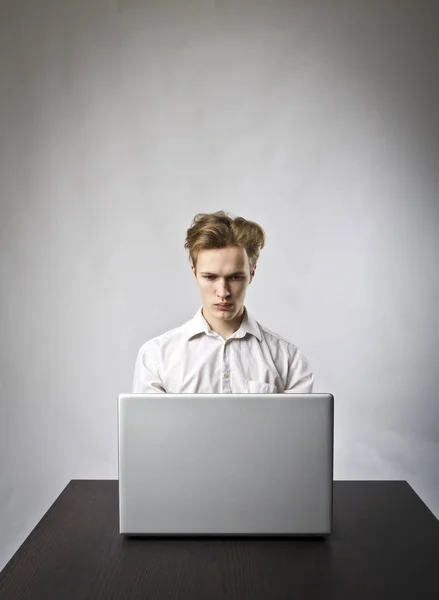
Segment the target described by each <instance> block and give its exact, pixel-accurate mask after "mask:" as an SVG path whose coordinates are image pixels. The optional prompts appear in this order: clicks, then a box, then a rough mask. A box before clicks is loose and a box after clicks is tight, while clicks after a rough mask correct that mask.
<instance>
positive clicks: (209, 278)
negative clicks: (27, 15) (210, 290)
mask: <svg viewBox="0 0 439 600" xmlns="http://www.w3.org/2000/svg"><path fill="white" fill-rule="evenodd" d="M203 277H204V279H208V280H209V281H211V280H212V279H215V275H203Z"/></svg>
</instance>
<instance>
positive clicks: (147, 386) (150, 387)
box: [133, 346, 166, 394]
mask: <svg viewBox="0 0 439 600" xmlns="http://www.w3.org/2000/svg"><path fill="white" fill-rule="evenodd" d="M160 392H163V393H166V390H165V388H164V386H163V382H162V381H161V379H160V377H159V375H158V373H157V367H156V365H155V363H154V360H153V358H152V353H151V352H148V349H147V348H146V347H145V346H142V347H141V348H140V350H139V352H138V354H137V359H136V365H135V367H134V377H133V394H158V393H160Z"/></svg>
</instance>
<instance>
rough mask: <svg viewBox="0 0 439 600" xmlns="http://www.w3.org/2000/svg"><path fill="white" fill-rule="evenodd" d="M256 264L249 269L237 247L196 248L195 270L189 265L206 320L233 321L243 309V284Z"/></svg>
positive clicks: (244, 254) (246, 258)
mask: <svg viewBox="0 0 439 600" xmlns="http://www.w3.org/2000/svg"><path fill="white" fill-rule="evenodd" d="M255 269H256V266H255V267H254V268H253V269H252V272H250V265H249V261H248V256H247V252H246V251H245V250H244V248H239V247H238V246H227V247H226V248H215V249H213V250H200V252H199V254H198V258H197V265H196V269H194V267H192V271H193V273H194V276H195V279H196V280H197V282H198V285H199V286H200V292H201V298H202V300H203V314H204V316H205V318H206V319H207V320H208V321H209V317H210V319H213V320H214V321H215V320H216V321H217V322H221V321H223V322H224V321H233V319H235V318H237V317H240V316H241V315H242V313H243V310H244V308H243V307H244V300H245V294H246V292H247V286H248V284H249V283H250V281H251V278H252V277H253V274H254V271H255Z"/></svg>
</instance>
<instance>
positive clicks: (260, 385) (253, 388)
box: [245, 380, 277, 394]
mask: <svg viewBox="0 0 439 600" xmlns="http://www.w3.org/2000/svg"><path fill="white" fill-rule="evenodd" d="M245 391H246V392H247V393H248V394H277V387H276V386H275V385H274V384H273V383H264V382H263V381H249V380H247V381H246V382H245Z"/></svg>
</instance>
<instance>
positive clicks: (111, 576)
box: [0, 480, 439, 600]
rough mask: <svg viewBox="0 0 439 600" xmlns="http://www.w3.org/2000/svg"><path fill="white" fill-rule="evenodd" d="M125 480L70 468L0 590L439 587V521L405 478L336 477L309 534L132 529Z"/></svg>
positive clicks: (312, 593)
mask: <svg viewBox="0 0 439 600" xmlns="http://www.w3.org/2000/svg"><path fill="white" fill-rule="evenodd" d="M118 511H119V499H118V482H117V481H107V480H99V481H91V480H73V481H71V482H70V483H69V484H68V486H67V487H66V488H65V490H64V491H63V492H62V493H61V495H60V496H59V497H58V499H57V500H56V501H55V502H54V504H53V505H52V506H51V508H50V509H49V510H48V512H47V513H46V514H45V516H44V517H43V518H42V519H41V521H40V522H39V523H38V525H37V526H36V527H35V529H34V530H33V531H32V533H31V534H30V535H29V537H28V538H27V539H26V541H25V542H24V543H23V545H22V546H21V547H20V548H19V549H18V551H17V552H16V553H15V555H14V556H13V557H12V558H11V560H10V561H9V563H8V564H7V565H6V566H5V568H4V569H3V571H2V572H1V573H0V599H1V600H17V599H19V598H20V599H24V598H26V599H32V600H41V599H44V600H49V599H50V600H52V599H53V600H55V599H56V600H69V599H74V600H82V599H88V598H89V599H100V598H105V599H106V600H111V599H113V598H114V599H117V600H124V599H125V598H126V599H128V598H129V599H130V600H136V599H140V598H142V599H145V598H147V599H148V600H153V599H156V598H157V599H166V598H178V599H186V598H190V599H191V600H194V599H196V598H206V599H209V600H215V599H217V598H227V599H232V600H233V599H235V598H236V599H239V600H244V599H247V598H248V599H250V598H251V599H252V600H257V599H265V598H267V599H270V600H275V599H277V598H284V599H285V600H286V599H288V600H289V599H291V598H300V599H302V598H304V599H306V600H313V599H317V598H322V599H323V598H324V599H325V600H328V599H331V598H334V599H337V600H343V599H345V598H346V599H349V600H362V599H366V598H367V600H379V599H385V600H391V599H392V598H395V599H396V598H397V599H398V600H400V599H404V598H407V599H408V598H410V600H413V598H422V600H426V599H428V598H438V597H439V575H438V573H439V521H438V520H437V519H436V517H435V516H434V515H433V513H432V512H431V511H430V510H429V509H428V508H427V507H426V506H425V504H424V503H423V502H422V500H421V499H420V498H419V496H418V495H417V494H416V493H415V492H414V491H413V489H412V488H411V487H410V486H409V485H408V483H407V482H405V481H335V482H334V529H333V534H332V535H331V536H330V537H329V538H327V539H321V538H320V539H313V538H266V537H261V538H254V537H253V538H252V537H244V538H243V537H240V538H232V537H227V538H223V537H220V538H214V537H210V538H205V537H203V538H200V537H198V538H125V537H124V536H121V535H120V534H119V530H118V526H119V522H118V516H119V512H118Z"/></svg>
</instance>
